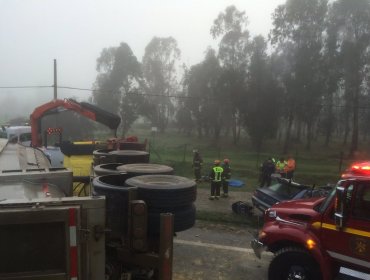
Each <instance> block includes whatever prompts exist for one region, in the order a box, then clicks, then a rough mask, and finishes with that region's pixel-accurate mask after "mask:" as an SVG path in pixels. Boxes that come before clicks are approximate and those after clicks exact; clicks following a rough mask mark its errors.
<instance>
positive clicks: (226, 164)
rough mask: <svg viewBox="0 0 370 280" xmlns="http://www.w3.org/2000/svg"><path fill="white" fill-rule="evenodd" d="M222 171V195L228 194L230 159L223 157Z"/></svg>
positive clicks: (226, 195)
mask: <svg viewBox="0 0 370 280" xmlns="http://www.w3.org/2000/svg"><path fill="white" fill-rule="evenodd" d="M222 168H223V170H224V171H223V173H222V191H223V194H222V197H228V196H229V180H230V179H231V168H230V160H229V159H227V158H225V159H224V162H223V164H222Z"/></svg>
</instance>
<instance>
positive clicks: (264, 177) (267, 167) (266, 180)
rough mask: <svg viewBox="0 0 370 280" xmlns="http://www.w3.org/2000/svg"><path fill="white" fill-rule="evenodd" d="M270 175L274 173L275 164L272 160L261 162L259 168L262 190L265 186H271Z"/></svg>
mask: <svg viewBox="0 0 370 280" xmlns="http://www.w3.org/2000/svg"><path fill="white" fill-rule="evenodd" d="M272 173H275V164H274V162H273V160H272V158H268V159H267V160H265V161H264V162H263V164H262V167H261V185H260V187H261V188H263V187H264V186H265V185H267V187H268V186H270V185H271V175H272Z"/></svg>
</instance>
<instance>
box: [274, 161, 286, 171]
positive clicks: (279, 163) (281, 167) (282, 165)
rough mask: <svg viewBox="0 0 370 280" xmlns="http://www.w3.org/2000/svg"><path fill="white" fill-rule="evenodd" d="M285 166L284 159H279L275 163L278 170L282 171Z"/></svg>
mask: <svg viewBox="0 0 370 280" xmlns="http://www.w3.org/2000/svg"><path fill="white" fill-rule="evenodd" d="M285 166H286V162H285V161H280V160H279V161H278V162H277V163H276V169H277V171H278V172H281V171H284V168H285Z"/></svg>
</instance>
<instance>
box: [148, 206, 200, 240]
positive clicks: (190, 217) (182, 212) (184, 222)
mask: <svg viewBox="0 0 370 280" xmlns="http://www.w3.org/2000/svg"><path fill="white" fill-rule="evenodd" d="M148 213H149V214H148V232H149V235H157V234H159V232H160V213H172V214H173V215H174V216H173V230H174V232H180V231H184V230H187V229H189V228H191V227H192V226H194V224H195V213H196V210H195V206H194V204H191V205H189V206H187V207H181V208H168V209H165V208H149V209H148Z"/></svg>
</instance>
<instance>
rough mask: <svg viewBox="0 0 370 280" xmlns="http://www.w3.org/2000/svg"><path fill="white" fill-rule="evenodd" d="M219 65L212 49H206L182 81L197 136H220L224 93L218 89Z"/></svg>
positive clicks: (187, 106)
mask: <svg viewBox="0 0 370 280" xmlns="http://www.w3.org/2000/svg"><path fill="white" fill-rule="evenodd" d="M220 74H221V67H220V64H219V61H218V59H217V57H216V54H215V51H214V50H213V49H208V50H207V53H206V57H205V59H204V61H203V62H201V63H199V64H196V65H193V66H192V67H191V68H190V70H189V73H188V74H187V78H186V79H185V81H184V83H185V86H186V88H187V97H188V98H187V99H186V102H185V106H186V108H189V110H190V112H191V115H192V118H193V119H194V121H195V125H196V129H197V132H198V136H199V137H202V135H203V134H206V135H209V134H212V135H213V136H214V137H215V138H218V137H219V136H220V132H221V129H222V127H223V115H224V113H225V111H224V110H225V107H224V101H225V95H224V93H223V92H222V91H221V90H220Z"/></svg>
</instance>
